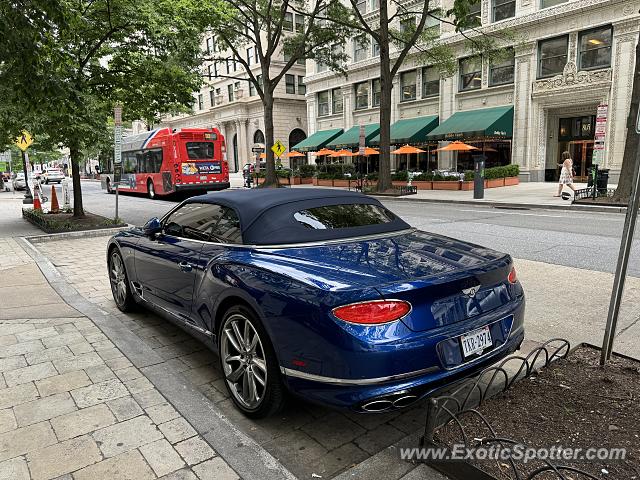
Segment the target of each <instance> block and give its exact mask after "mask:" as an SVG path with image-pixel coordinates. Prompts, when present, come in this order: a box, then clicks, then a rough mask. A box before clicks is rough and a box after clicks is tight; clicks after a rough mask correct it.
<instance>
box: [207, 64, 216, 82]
mask: <svg viewBox="0 0 640 480" xmlns="http://www.w3.org/2000/svg"><path fill="white" fill-rule="evenodd" d="M207 76H208V77H209V80H211V79H213V77H214V76H215V75H214V74H213V65H208V66H207Z"/></svg>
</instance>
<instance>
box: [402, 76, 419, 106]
mask: <svg viewBox="0 0 640 480" xmlns="http://www.w3.org/2000/svg"><path fill="white" fill-rule="evenodd" d="M415 99H416V71H415V70H410V71H408V72H403V73H401V74H400V101H401V102H407V101H409V100H415Z"/></svg>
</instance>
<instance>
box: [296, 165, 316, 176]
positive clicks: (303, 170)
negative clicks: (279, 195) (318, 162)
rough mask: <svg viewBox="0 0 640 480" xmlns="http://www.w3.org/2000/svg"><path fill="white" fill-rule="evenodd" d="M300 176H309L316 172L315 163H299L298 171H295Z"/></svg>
mask: <svg viewBox="0 0 640 480" xmlns="http://www.w3.org/2000/svg"><path fill="white" fill-rule="evenodd" d="M296 173H298V174H299V175H300V177H302V178H311V177H313V176H314V175H315V174H316V166H315V165H300V166H299V167H298V171H297V172H296Z"/></svg>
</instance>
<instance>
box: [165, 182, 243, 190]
mask: <svg viewBox="0 0 640 480" xmlns="http://www.w3.org/2000/svg"><path fill="white" fill-rule="evenodd" d="M230 186H231V184H230V183H229V182H213V183H177V184H175V185H174V186H173V187H174V188H175V190H176V192H188V191H194V190H225V189H227V188H229V187H230Z"/></svg>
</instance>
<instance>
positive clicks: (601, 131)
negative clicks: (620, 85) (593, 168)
mask: <svg viewBox="0 0 640 480" xmlns="http://www.w3.org/2000/svg"><path fill="white" fill-rule="evenodd" d="M608 114H609V105H607V104H604V103H601V104H600V105H598V109H597V111H596V128H595V134H594V139H595V142H594V144H593V158H592V163H593V164H594V165H602V164H603V163H604V154H605V136H606V134H607V116H608Z"/></svg>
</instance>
